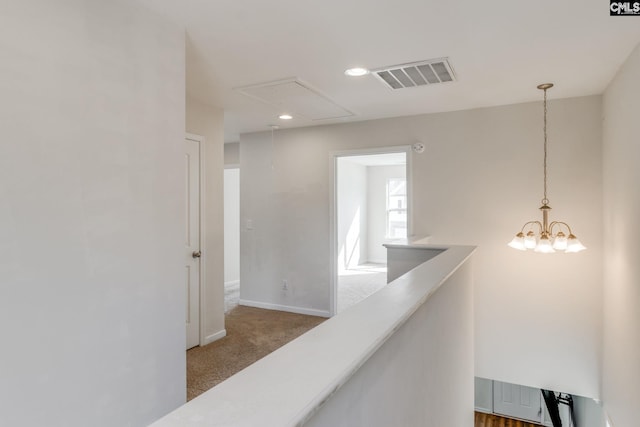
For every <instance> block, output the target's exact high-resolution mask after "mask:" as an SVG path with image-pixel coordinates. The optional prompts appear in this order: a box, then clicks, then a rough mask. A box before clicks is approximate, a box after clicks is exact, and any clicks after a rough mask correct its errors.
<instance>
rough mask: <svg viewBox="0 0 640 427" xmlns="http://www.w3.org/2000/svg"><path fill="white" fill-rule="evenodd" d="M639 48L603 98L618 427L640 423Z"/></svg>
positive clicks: (609, 362) (607, 294)
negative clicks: (639, 396)
mask: <svg viewBox="0 0 640 427" xmlns="http://www.w3.org/2000/svg"><path fill="white" fill-rule="evenodd" d="M638 75H640V45H638V46H637V47H636V48H635V50H634V51H633V52H632V53H631V55H630V56H629V58H628V59H627V61H626V62H625V63H624V65H623V66H622V67H621V69H620V70H619V71H618V74H617V75H616V77H615V78H614V79H613V81H612V82H611V83H610V84H609V87H608V88H607V90H606V92H605V94H604V102H603V103H604V126H603V140H604V142H603V163H604V168H603V170H604V173H603V175H604V204H603V205H604V260H605V262H604V339H603V372H602V389H603V391H602V394H603V402H604V408H605V410H606V412H607V413H608V415H609V417H610V418H611V421H612V425H613V426H630V425H636V424H637V423H638V419H640V406H638V404H637V396H638V395H640V363H639V361H640V335H638V325H640V264H639V263H638V259H640V253H639V251H638V241H639V240H640V224H639V223H638V218H640V193H639V192H638V183H639V182H640V169H639V168H638V159H640V143H639V141H640V132H639V130H638V125H637V123H638V111H640V85H638Z"/></svg>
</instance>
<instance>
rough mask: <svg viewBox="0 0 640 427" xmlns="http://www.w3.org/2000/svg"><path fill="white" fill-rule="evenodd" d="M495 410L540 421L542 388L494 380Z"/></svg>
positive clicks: (511, 415) (498, 412)
mask: <svg viewBox="0 0 640 427" xmlns="http://www.w3.org/2000/svg"><path fill="white" fill-rule="evenodd" d="M493 412H495V413H496V414H500V415H505V416H507V417H512V418H520V419H523V420H530V421H535V422H537V423H540V421H542V395H541V393H540V389H539V388H532V387H526V386H523V385H517V384H509V383H503V382H500V381H494V382H493Z"/></svg>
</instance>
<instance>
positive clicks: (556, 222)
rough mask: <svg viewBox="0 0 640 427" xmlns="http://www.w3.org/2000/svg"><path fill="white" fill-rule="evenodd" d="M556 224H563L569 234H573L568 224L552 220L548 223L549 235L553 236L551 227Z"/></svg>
mask: <svg viewBox="0 0 640 427" xmlns="http://www.w3.org/2000/svg"><path fill="white" fill-rule="evenodd" d="M556 225H564V226H565V227H567V230H569V234H573V233H572V232H571V227H569V224H567V223H566V222H562V221H553V222H552V223H551V224H549V234H551V236H553V235H554V234H553V227H554V226H556Z"/></svg>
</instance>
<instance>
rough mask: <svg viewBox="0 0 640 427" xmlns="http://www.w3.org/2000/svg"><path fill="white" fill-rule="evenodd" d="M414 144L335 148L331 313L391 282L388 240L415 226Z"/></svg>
mask: <svg viewBox="0 0 640 427" xmlns="http://www.w3.org/2000/svg"><path fill="white" fill-rule="evenodd" d="M409 152H410V150H409V147H393V148H389V149H381V150H375V151H371V150H366V151H355V152H348V153H336V154H334V156H333V164H334V173H333V175H334V197H333V201H334V209H333V212H334V218H333V219H334V220H333V223H332V225H333V227H332V228H333V230H332V235H333V243H334V244H332V249H333V251H332V254H331V257H332V260H331V261H332V265H333V266H334V268H333V275H332V276H333V277H332V278H333V283H332V296H333V298H332V305H331V308H332V314H337V313H340V312H342V311H344V310H346V309H347V308H349V307H350V306H352V305H354V304H357V303H358V302H360V301H361V300H363V299H364V298H366V297H368V296H369V295H371V294H373V293H374V292H376V291H378V290H379V289H381V288H382V287H384V286H385V285H386V284H387V266H386V258H387V256H386V249H385V248H384V247H383V244H385V243H388V242H391V241H394V240H398V239H404V238H406V237H407V235H408V233H409V229H410V183H409V182H408V180H407V177H408V176H410V175H409V174H408V173H407V172H408V166H409V165H408V161H409Z"/></svg>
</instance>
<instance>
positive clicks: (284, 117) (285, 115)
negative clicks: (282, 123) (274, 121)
mask: <svg viewBox="0 0 640 427" xmlns="http://www.w3.org/2000/svg"><path fill="white" fill-rule="evenodd" d="M278 118H279V119H280V120H291V119H293V116H292V115H291V114H280V115H279V116H278Z"/></svg>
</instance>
